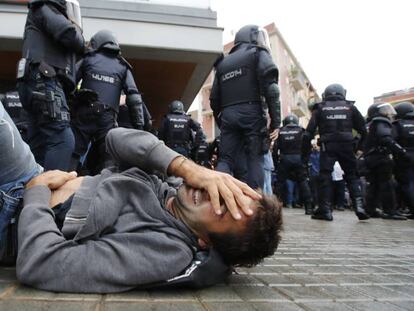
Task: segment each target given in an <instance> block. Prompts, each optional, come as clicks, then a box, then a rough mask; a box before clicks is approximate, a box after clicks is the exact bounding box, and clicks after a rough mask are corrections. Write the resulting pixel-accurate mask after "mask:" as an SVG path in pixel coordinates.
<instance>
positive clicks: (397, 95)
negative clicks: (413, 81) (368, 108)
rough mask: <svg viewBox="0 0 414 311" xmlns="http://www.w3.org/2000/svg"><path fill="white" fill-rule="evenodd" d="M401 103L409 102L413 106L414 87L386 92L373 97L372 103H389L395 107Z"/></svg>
mask: <svg viewBox="0 0 414 311" xmlns="http://www.w3.org/2000/svg"><path fill="white" fill-rule="evenodd" d="M403 101H409V102H412V103H413V104H414V87H412V88H408V89H403V90H398V91H393V92H388V93H384V94H382V95H380V96H376V97H374V103H390V104H392V105H395V104H397V103H399V102H403Z"/></svg>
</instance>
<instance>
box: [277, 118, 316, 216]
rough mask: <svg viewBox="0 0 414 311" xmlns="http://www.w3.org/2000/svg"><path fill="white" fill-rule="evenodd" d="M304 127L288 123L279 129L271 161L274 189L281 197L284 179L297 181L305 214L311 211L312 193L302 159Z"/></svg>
mask: <svg viewBox="0 0 414 311" xmlns="http://www.w3.org/2000/svg"><path fill="white" fill-rule="evenodd" d="M304 131H305V129H304V128H303V127H301V126H299V125H297V124H294V123H289V124H286V125H285V126H283V127H282V128H281V129H280V131H279V136H278V138H277V140H276V142H275V144H274V147H273V162H274V163H277V165H276V166H277V183H276V191H277V194H278V195H279V196H280V197H283V195H282V193H284V191H283V190H284V189H285V184H286V180H287V179H289V180H292V181H295V182H297V183H298V185H299V191H300V195H301V198H302V200H303V202H304V203H305V211H306V214H307V215H310V214H311V213H312V209H313V207H312V195H311V192H310V186H309V178H308V173H307V168H306V166H305V164H304V163H303V160H302V136H303V133H304Z"/></svg>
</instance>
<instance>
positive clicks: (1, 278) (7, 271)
mask: <svg viewBox="0 0 414 311" xmlns="http://www.w3.org/2000/svg"><path fill="white" fill-rule="evenodd" d="M16 281H17V279H16V269H14V268H8V267H0V282H16Z"/></svg>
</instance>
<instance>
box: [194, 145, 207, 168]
mask: <svg viewBox="0 0 414 311" xmlns="http://www.w3.org/2000/svg"><path fill="white" fill-rule="evenodd" d="M209 160H210V158H209V152H208V144H207V143H201V144H200V145H199V146H198V148H197V153H196V162H197V163H198V164H203V163H205V162H208V161H209Z"/></svg>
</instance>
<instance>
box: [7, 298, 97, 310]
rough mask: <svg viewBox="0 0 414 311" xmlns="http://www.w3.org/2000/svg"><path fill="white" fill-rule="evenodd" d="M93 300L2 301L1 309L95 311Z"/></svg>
mask: <svg viewBox="0 0 414 311" xmlns="http://www.w3.org/2000/svg"><path fill="white" fill-rule="evenodd" d="M96 305H97V303H93V302H62V301H59V302H50V301H20V300H6V301H0V310H5V311H6V310H7V311H94V310H95V309H96Z"/></svg>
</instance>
